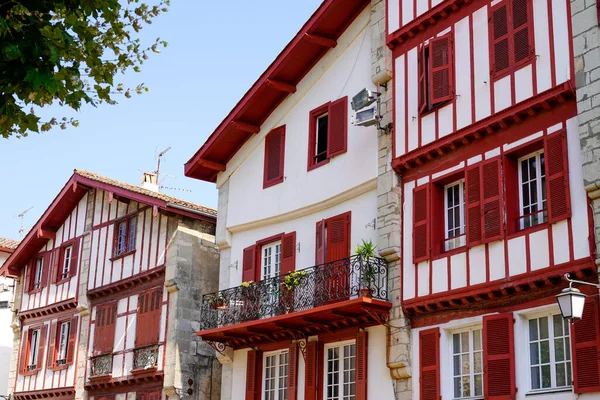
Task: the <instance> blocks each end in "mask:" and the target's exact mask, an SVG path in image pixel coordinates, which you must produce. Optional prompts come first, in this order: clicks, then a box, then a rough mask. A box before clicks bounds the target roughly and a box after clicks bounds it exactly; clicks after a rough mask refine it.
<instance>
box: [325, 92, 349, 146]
mask: <svg viewBox="0 0 600 400" xmlns="http://www.w3.org/2000/svg"><path fill="white" fill-rule="evenodd" d="M328 130H329V131H328V132H327V158H331V157H335V156H337V155H340V154H342V153H345V152H346V151H347V150H348V97H347V96H346V97H342V98H341V99H339V100H336V101H333V102H331V103H330V104H329V125H328Z"/></svg>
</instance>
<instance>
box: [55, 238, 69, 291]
mask: <svg viewBox="0 0 600 400" xmlns="http://www.w3.org/2000/svg"><path fill="white" fill-rule="evenodd" d="M67 251H68V253H69V258H67ZM60 258H61V262H60V270H59V271H57V273H58V274H59V275H58V279H57V282H64V281H67V280H69V278H70V277H71V263H72V262H73V245H72V244H66V245H64V246H62V247H61V252H60ZM67 261H69V262H68V263H67Z"/></svg>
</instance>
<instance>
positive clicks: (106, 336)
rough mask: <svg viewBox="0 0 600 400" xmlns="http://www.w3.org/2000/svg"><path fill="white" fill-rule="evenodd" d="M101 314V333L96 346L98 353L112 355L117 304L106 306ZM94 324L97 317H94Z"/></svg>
mask: <svg viewBox="0 0 600 400" xmlns="http://www.w3.org/2000/svg"><path fill="white" fill-rule="evenodd" d="M102 308H103V312H102V315H101V318H102V320H101V321H100V324H101V326H102V329H101V333H102V337H100V338H98V337H97V336H96V338H95V339H98V345H99V348H98V350H100V352H101V353H102V354H104V353H112V352H113V348H114V344H115V324H116V321H117V304H116V303H115V304H108V305H105V306H103V307H102ZM96 323H97V324H98V315H97V316H96ZM95 339H94V340H95Z"/></svg>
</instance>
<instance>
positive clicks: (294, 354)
mask: <svg viewBox="0 0 600 400" xmlns="http://www.w3.org/2000/svg"><path fill="white" fill-rule="evenodd" d="M288 357H289V358H288V393H287V400H297V398H298V345H297V344H296V343H292V344H290V348H289V353H288Z"/></svg>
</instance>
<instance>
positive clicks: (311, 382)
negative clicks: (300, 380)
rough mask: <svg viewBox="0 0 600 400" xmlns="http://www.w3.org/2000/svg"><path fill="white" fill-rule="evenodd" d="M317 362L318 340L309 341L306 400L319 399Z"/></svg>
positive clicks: (305, 384)
mask: <svg viewBox="0 0 600 400" xmlns="http://www.w3.org/2000/svg"><path fill="white" fill-rule="evenodd" d="M317 362H318V361H317V342H307V343H306V371H305V372H304V400H317V386H318V385H317Z"/></svg>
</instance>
